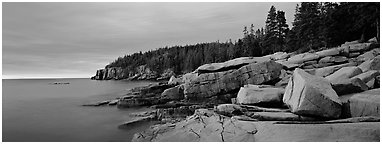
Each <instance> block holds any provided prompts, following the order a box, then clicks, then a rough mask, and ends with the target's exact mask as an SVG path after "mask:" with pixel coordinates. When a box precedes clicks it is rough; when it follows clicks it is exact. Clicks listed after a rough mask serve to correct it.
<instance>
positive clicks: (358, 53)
mask: <svg viewBox="0 0 382 144" xmlns="http://www.w3.org/2000/svg"><path fill="white" fill-rule="evenodd" d="M359 55H361V53H360V52H352V53H349V55H348V57H350V58H353V57H356V56H359Z"/></svg>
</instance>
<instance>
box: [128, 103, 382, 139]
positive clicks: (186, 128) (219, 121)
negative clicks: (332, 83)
mask: <svg viewBox="0 0 382 144" xmlns="http://www.w3.org/2000/svg"><path fill="white" fill-rule="evenodd" d="M273 123H274V122H268V121H258V122H256V121H253V120H250V121H246V120H239V119H238V118H237V116H234V117H232V118H229V117H225V116H221V115H218V114H216V113H213V112H212V111H209V110H206V109H199V110H196V111H195V114H194V115H192V116H190V117H188V118H187V120H184V121H181V122H178V123H175V124H164V125H155V126H152V127H150V128H149V129H147V130H145V131H143V132H140V133H137V134H135V135H134V138H133V140H132V141H133V142H137V141H156V142H223V141H224V142H264V141H276V142H281V141H282V142H296V141H311V142H317V141H350V142H354V141H376V142H378V141H380V140H379V137H380V135H379V129H380V126H379V122H364V123H351V124H347V123H340V124H338V123H334V124H320V125H312V124H273Z"/></svg>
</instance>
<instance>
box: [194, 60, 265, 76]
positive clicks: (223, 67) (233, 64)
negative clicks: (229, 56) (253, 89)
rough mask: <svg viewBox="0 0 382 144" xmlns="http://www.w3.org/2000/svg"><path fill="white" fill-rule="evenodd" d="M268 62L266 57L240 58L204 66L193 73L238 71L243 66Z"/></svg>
mask: <svg viewBox="0 0 382 144" xmlns="http://www.w3.org/2000/svg"><path fill="white" fill-rule="evenodd" d="M269 60H270V58H268V57H241V58H236V59H233V60H229V61H226V62H223V63H211V64H204V65H202V66H200V67H198V68H197V69H196V70H195V71H196V72H198V73H211V72H219V71H227V70H230V69H238V68H240V67H242V66H244V65H248V64H251V63H261V62H265V61H269Z"/></svg>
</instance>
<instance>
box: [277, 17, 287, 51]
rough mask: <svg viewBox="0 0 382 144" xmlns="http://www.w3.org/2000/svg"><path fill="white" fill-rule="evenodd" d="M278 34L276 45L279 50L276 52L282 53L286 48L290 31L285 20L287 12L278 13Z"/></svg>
mask: <svg viewBox="0 0 382 144" xmlns="http://www.w3.org/2000/svg"><path fill="white" fill-rule="evenodd" d="M276 20H277V25H276V27H277V33H276V38H277V41H276V44H277V49H276V51H282V50H284V48H285V39H286V36H287V34H288V31H289V27H288V24H287V23H286V19H285V12H283V11H277V16H276Z"/></svg>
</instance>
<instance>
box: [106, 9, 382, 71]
mask: <svg viewBox="0 0 382 144" xmlns="http://www.w3.org/2000/svg"><path fill="white" fill-rule="evenodd" d="M372 37H377V39H379V3H376V2H375V3H373V2H368V3H363V2H357V3H355V2H341V3H333V2H302V3H301V4H298V5H297V6H296V11H295V18H294V21H293V22H292V26H291V27H289V26H288V25H287V23H286V18H285V12H284V11H281V10H277V9H276V7H274V6H271V8H270V10H269V12H268V14H267V19H266V20H265V26H264V27H263V28H257V29H256V28H255V27H254V26H253V25H251V26H249V27H247V26H245V27H244V30H243V38H240V39H238V40H235V41H232V40H227V41H226V42H220V41H216V42H210V43H198V44H192V45H183V46H179V45H177V46H171V47H164V48H157V49H155V50H150V51H147V52H139V53H134V54H126V55H124V56H121V57H119V58H117V59H116V60H115V61H113V62H111V63H110V64H108V65H107V66H105V68H112V67H121V68H122V69H128V70H134V69H135V68H137V67H139V66H141V65H146V67H147V68H149V69H150V70H152V71H155V72H157V73H163V72H164V71H166V70H168V69H171V70H172V71H173V72H174V73H175V74H177V75H180V74H184V73H187V72H190V71H193V70H195V69H196V68H198V67H199V66H201V65H203V64H207V63H217V62H224V61H227V60H230V59H234V58H238V57H248V56H254V57H258V56H263V55H268V54H273V53H275V52H279V51H283V52H294V51H297V52H299V53H301V52H307V51H311V50H319V49H324V48H330V47H336V46H339V45H341V44H343V43H344V42H346V41H354V40H359V41H360V42H364V41H366V40H368V39H370V38H372Z"/></svg>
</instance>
